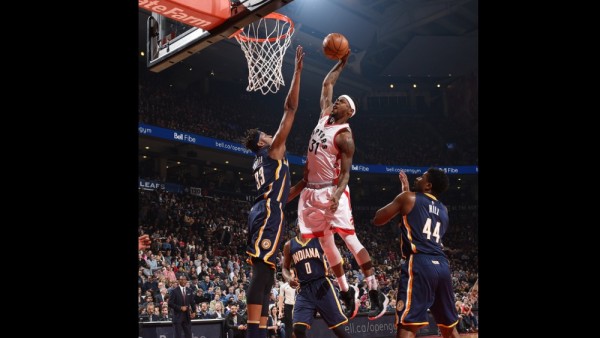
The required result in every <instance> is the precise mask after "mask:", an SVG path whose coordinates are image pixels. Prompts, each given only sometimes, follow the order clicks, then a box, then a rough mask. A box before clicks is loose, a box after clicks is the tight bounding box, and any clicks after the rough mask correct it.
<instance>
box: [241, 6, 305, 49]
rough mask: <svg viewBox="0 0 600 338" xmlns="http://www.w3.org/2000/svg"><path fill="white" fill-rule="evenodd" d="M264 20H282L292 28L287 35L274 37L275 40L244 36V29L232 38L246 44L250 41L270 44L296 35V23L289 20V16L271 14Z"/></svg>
mask: <svg viewBox="0 0 600 338" xmlns="http://www.w3.org/2000/svg"><path fill="white" fill-rule="evenodd" d="M264 19H274V20H281V21H284V22H287V23H289V24H290V28H289V29H288V31H287V32H286V33H285V34H281V35H280V36H277V37H274V38H268V39H259V38H253V37H250V36H247V35H244V28H240V29H239V30H238V31H237V32H235V33H233V34H231V36H230V38H232V37H237V38H238V39H240V40H242V41H244V42H248V41H253V42H265V41H267V40H268V41H269V42H275V41H277V40H281V39H284V38H286V37H287V36H288V35H291V34H293V33H294V22H293V21H292V19H290V18H288V17H287V16H285V15H283V14H279V13H275V12H273V13H269V14H267V15H266V16H265V17H264Z"/></svg>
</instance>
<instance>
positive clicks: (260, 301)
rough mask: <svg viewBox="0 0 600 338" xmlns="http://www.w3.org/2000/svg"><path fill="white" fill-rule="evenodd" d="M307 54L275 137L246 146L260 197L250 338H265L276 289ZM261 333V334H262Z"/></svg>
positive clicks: (251, 226)
mask: <svg viewBox="0 0 600 338" xmlns="http://www.w3.org/2000/svg"><path fill="white" fill-rule="evenodd" d="M303 59H304V53H303V52H302V46H298V47H297V48H296V63H295V64H296V67H295V71H294V76H293V78H292V84H291V86H290V90H289V92H288V94H287V97H286V98H285V103H284V106H283V108H284V112H283V117H282V118H281V122H280V124H279V128H278V129H277V132H276V133H275V136H271V135H268V134H267V133H265V132H262V131H260V130H258V129H249V130H247V131H246V136H245V138H244V140H243V144H244V146H245V147H246V148H248V149H250V150H252V151H253V152H254V153H255V154H256V157H255V158H254V164H253V165H252V171H253V173H254V179H255V180H256V190H257V192H258V195H257V196H256V198H255V199H254V205H253V206H252V209H250V213H249V215H248V239H247V248H246V252H247V253H248V255H249V257H248V262H249V263H250V264H252V280H251V281H250V285H249V286H248V298H247V304H248V310H247V311H248V338H259V337H266V334H267V319H268V312H269V295H270V292H271V288H272V287H273V280H274V278H273V276H274V271H275V258H276V257H277V249H278V246H279V238H280V236H281V233H282V227H283V218H284V215H283V207H284V206H285V203H286V202H287V198H288V194H289V191H290V169H289V165H288V161H287V158H286V156H285V154H286V149H285V141H286V139H287V137H288V134H289V133H290V129H291V128H292V124H293V122H294V116H295V115H296V110H297V109H298V96H299V94H300V75H301V73H302V65H303ZM261 331H262V332H261Z"/></svg>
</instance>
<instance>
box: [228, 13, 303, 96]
mask: <svg viewBox="0 0 600 338" xmlns="http://www.w3.org/2000/svg"><path fill="white" fill-rule="evenodd" d="M293 34H294V23H293V22H292V20H290V18H288V17H287V16H285V15H281V14H279V13H271V14H269V15H267V16H265V17H264V18H261V19H260V20H258V21H256V22H253V23H251V24H249V25H248V26H246V27H244V28H242V29H240V30H239V31H237V32H236V33H235V34H234V37H235V39H236V40H237V41H238V43H239V44H240V46H241V47H242V51H243V52H244V55H245V56H246V60H247V61H248V87H246V90H247V91H249V92H250V91H258V90H260V92H261V93H262V94H263V95H266V94H268V93H269V92H270V93H277V91H278V90H279V87H280V86H285V81H284V80H283V75H282V74H281V66H282V63H283V56H284V55H285V51H286V50H287V48H288V47H289V45H290V43H291V37H292V35H293Z"/></svg>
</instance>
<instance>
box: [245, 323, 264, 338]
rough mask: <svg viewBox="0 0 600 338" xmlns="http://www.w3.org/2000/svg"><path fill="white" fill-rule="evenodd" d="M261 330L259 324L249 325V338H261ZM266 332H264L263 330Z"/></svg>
mask: <svg viewBox="0 0 600 338" xmlns="http://www.w3.org/2000/svg"><path fill="white" fill-rule="evenodd" d="M259 330H260V329H259V328H258V323H257V324H250V323H248V332H247V333H248V335H247V337H248V338H260V331H259ZM263 331H264V330H263Z"/></svg>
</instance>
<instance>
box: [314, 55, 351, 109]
mask: <svg viewBox="0 0 600 338" xmlns="http://www.w3.org/2000/svg"><path fill="white" fill-rule="evenodd" d="M348 56H350V50H349V49H348V54H346V55H345V56H343V57H342V58H341V59H340V60H339V61H338V63H336V64H335V66H333V68H331V70H330V71H329V73H327V76H325V79H324V80H323V88H322V89H321V101H320V103H321V115H320V116H319V119H320V118H321V117H323V115H326V114H329V113H330V112H331V109H328V108H329V107H331V105H332V104H333V102H332V98H333V86H335V83H336V81H337V79H338V77H340V73H342V69H344V66H345V65H346V62H347V61H348Z"/></svg>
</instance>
